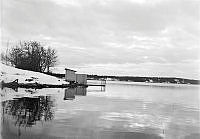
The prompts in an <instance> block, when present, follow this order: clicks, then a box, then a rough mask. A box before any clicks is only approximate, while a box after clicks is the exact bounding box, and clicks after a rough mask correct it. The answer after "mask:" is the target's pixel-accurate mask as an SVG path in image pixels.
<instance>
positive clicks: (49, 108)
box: [1, 96, 54, 136]
mask: <svg viewBox="0 0 200 139" xmlns="http://www.w3.org/2000/svg"><path fill="white" fill-rule="evenodd" d="M1 106H2V110H1V111H2V122H3V125H4V126H5V125H6V124H4V122H5V123H6V122H7V121H12V123H14V125H15V126H16V127H18V133H17V134H18V136H20V135H21V129H20V127H32V126H33V125H36V122H37V121H49V120H52V119H53V118H54V110H53V107H54V102H53V101H52V100H51V96H38V97H32V98H31V97H22V98H14V99H13V100H6V101H3V102H1ZM4 126H3V128H5V127H4Z"/></svg>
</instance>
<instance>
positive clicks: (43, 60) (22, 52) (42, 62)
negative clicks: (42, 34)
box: [2, 41, 57, 72]
mask: <svg viewBox="0 0 200 139" xmlns="http://www.w3.org/2000/svg"><path fill="white" fill-rule="evenodd" d="M2 57H3V58H5V56H4V55H3V54H2ZM6 57H8V60H9V62H10V63H11V64H12V65H13V66H15V67H16V68H20V69H25V70H32V71H39V72H44V71H45V70H46V69H47V72H49V67H52V66H54V65H55V64H56V62H57V53H56V50H55V49H52V48H50V47H48V48H47V49H45V47H44V46H43V45H42V44H41V43H40V42H37V41H25V42H19V43H18V44H16V45H15V46H14V47H12V48H11V49H10V50H9V53H8V55H7V56H6Z"/></svg>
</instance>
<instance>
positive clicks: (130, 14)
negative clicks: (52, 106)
mask: <svg viewBox="0 0 200 139" xmlns="http://www.w3.org/2000/svg"><path fill="white" fill-rule="evenodd" d="M199 19H200V1H199V0H2V1H1V26H0V29H1V48H2V49H1V50H2V51H4V50H5V49H6V46H7V44H8V42H9V45H10V46H11V45H12V44H15V43H16V42H18V41H20V40H36V41H40V42H43V43H44V44H45V45H48V46H51V47H53V48H55V49H56V50H57V53H58V57H59V63H58V64H57V66H56V68H55V69H56V70H57V71H60V72H64V68H72V69H75V70H77V71H78V72H79V73H88V74H98V75H128V76H164V77H184V78H192V79H200V65H199V64H200V58H199V53H200V47H199V44H200V43H199V35H200V26H199V25H200V24H199V23H200V20H199Z"/></svg>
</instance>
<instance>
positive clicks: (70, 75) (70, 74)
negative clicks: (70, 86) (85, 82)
mask: <svg viewBox="0 0 200 139" xmlns="http://www.w3.org/2000/svg"><path fill="white" fill-rule="evenodd" d="M75 72H76V71H75V70H71V69H67V68H66V69H65V80H66V81H68V82H70V83H73V82H76V74H75Z"/></svg>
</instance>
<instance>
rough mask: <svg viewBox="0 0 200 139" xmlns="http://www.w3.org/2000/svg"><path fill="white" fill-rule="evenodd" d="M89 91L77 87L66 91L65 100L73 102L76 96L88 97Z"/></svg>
mask: <svg viewBox="0 0 200 139" xmlns="http://www.w3.org/2000/svg"><path fill="white" fill-rule="evenodd" d="M86 93H87V90H86V88H85V87H76V88H68V89H65V95H64V100H73V99H75V96H76V95H77V96H86Z"/></svg>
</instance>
